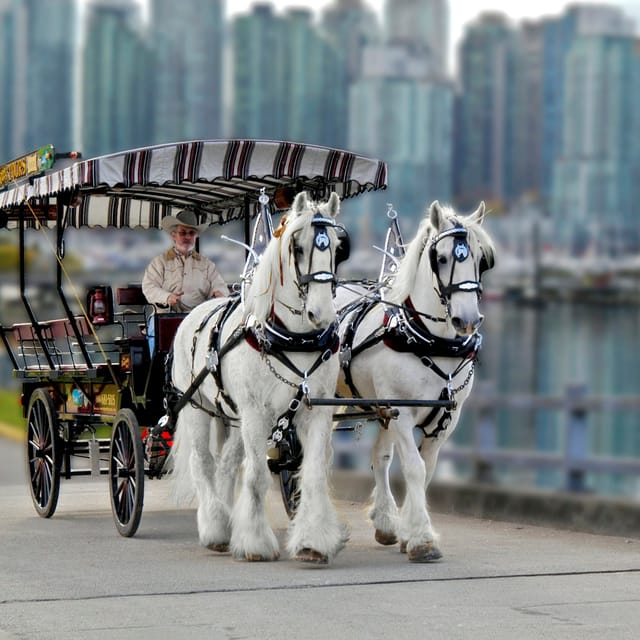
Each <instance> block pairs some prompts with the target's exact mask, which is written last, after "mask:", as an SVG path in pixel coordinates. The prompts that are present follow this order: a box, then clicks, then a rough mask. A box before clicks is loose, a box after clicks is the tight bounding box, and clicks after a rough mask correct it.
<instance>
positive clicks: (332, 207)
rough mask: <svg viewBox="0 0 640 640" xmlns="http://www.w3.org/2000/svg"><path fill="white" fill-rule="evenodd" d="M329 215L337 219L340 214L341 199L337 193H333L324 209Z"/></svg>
mask: <svg viewBox="0 0 640 640" xmlns="http://www.w3.org/2000/svg"><path fill="white" fill-rule="evenodd" d="M324 210H325V212H326V213H327V215H329V216H331V217H332V218H335V217H336V216H337V215H338V213H340V197H339V196H338V194H337V193H336V192H335V191H332V192H331V195H330V196H329V200H328V201H327V204H326V206H325V208H324Z"/></svg>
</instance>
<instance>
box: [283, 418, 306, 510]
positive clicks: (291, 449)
mask: <svg viewBox="0 0 640 640" xmlns="http://www.w3.org/2000/svg"><path fill="white" fill-rule="evenodd" d="M278 449H279V450H280V460H284V461H285V463H284V464H283V466H282V467H281V468H280V474H279V476H280V493H281V494H282V501H283V502H284V508H285V510H286V512H287V515H288V516H289V518H293V516H294V515H295V513H296V509H297V508H298V503H299V501H300V484H299V481H298V472H299V471H300V465H301V464H302V447H301V446H300V441H299V440H298V436H297V435H296V433H295V429H290V430H289V432H288V434H287V438H286V439H285V440H282V441H281V442H280V443H279V444H278Z"/></svg>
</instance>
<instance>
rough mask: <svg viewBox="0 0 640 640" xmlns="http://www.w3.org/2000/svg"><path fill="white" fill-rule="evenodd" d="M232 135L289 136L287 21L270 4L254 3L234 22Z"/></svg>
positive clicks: (277, 138) (232, 43)
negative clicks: (249, 11)
mask: <svg viewBox="0 0 640 640" xmlns="http://www.w3.org/2000/svg"><path fill="white" fill-rule="evenodd" d="M231 41H232V42H231V46H232V61H233V71H232V99H231V114H230V118H231V135H232V136H234V137H238V138H271V139H274V140H281V139H283V138H285V136H286V124H287V113H286V109H285V108H284V104H285V103H286V101H287V100H288V99H289V98H288V86H287V79H286V75H285V68H284V64H283V62H284V59H285V46H286V45H285V41H286V32H285V24H284V21H283V19H282V17H281V16H279V15H276V14H275V13H274V11H273V6H272V5H270V4H259V5H254V7H253V11H252V12H251V13H250V14H246V15H240V16H238V17H237V18H235V19H234V21H233V25H232V39H231Z"/></svg>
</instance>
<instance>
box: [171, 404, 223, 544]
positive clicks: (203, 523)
mask: <svg viewBox="0 0 640 640" xmlns="http://www.w3.org/2000/svg"><path fill="white" fill-rule="evenodd" d="M180 421H181V428H183V429H184V428H187V429H189V435H190V437H191V456H190V463H191V475H192V478H193V482H194V484H195V488H196V493H197V495H198V510H197V522H198V536H199V538H200V544H202V545H203V546H205V547H208V548H209V549H211V550H213V551H221V552H222V551H228V549H229V538H230V535H231V527H230V524H229V509H228V508H227V506H226V505H225V504H224V503H223V502H222V501H221V500H220V498H219V496H218V494H217V492H216V487H215V481H214V479H215V466H216V465H215V459H214V456H213V455H212V453H211V449H210V444H209V442H210V435H211V428H212V426H213V425H212V424H211V419H210V417H209V416H208V415H206V414H205V413H203V412H202V411H200V410H199V409H196V408H194V407H190V406H189V405H187V406H186V407H184V409H182V411H181V413H180Z"/></svg>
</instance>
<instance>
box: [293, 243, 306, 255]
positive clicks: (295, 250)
mask: <svg viewBox="0 0 640 640" xmlns="http://www.w3.org/2000/svg"><path fill="white" fill-rule="evenodd" d="M303 253H304V249H303V248H302V247H298V246H297V245H296V246H294V247H293V255H294V256H296V258H299V257H300V256H301V255H302V254H303Z"/></svg>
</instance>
